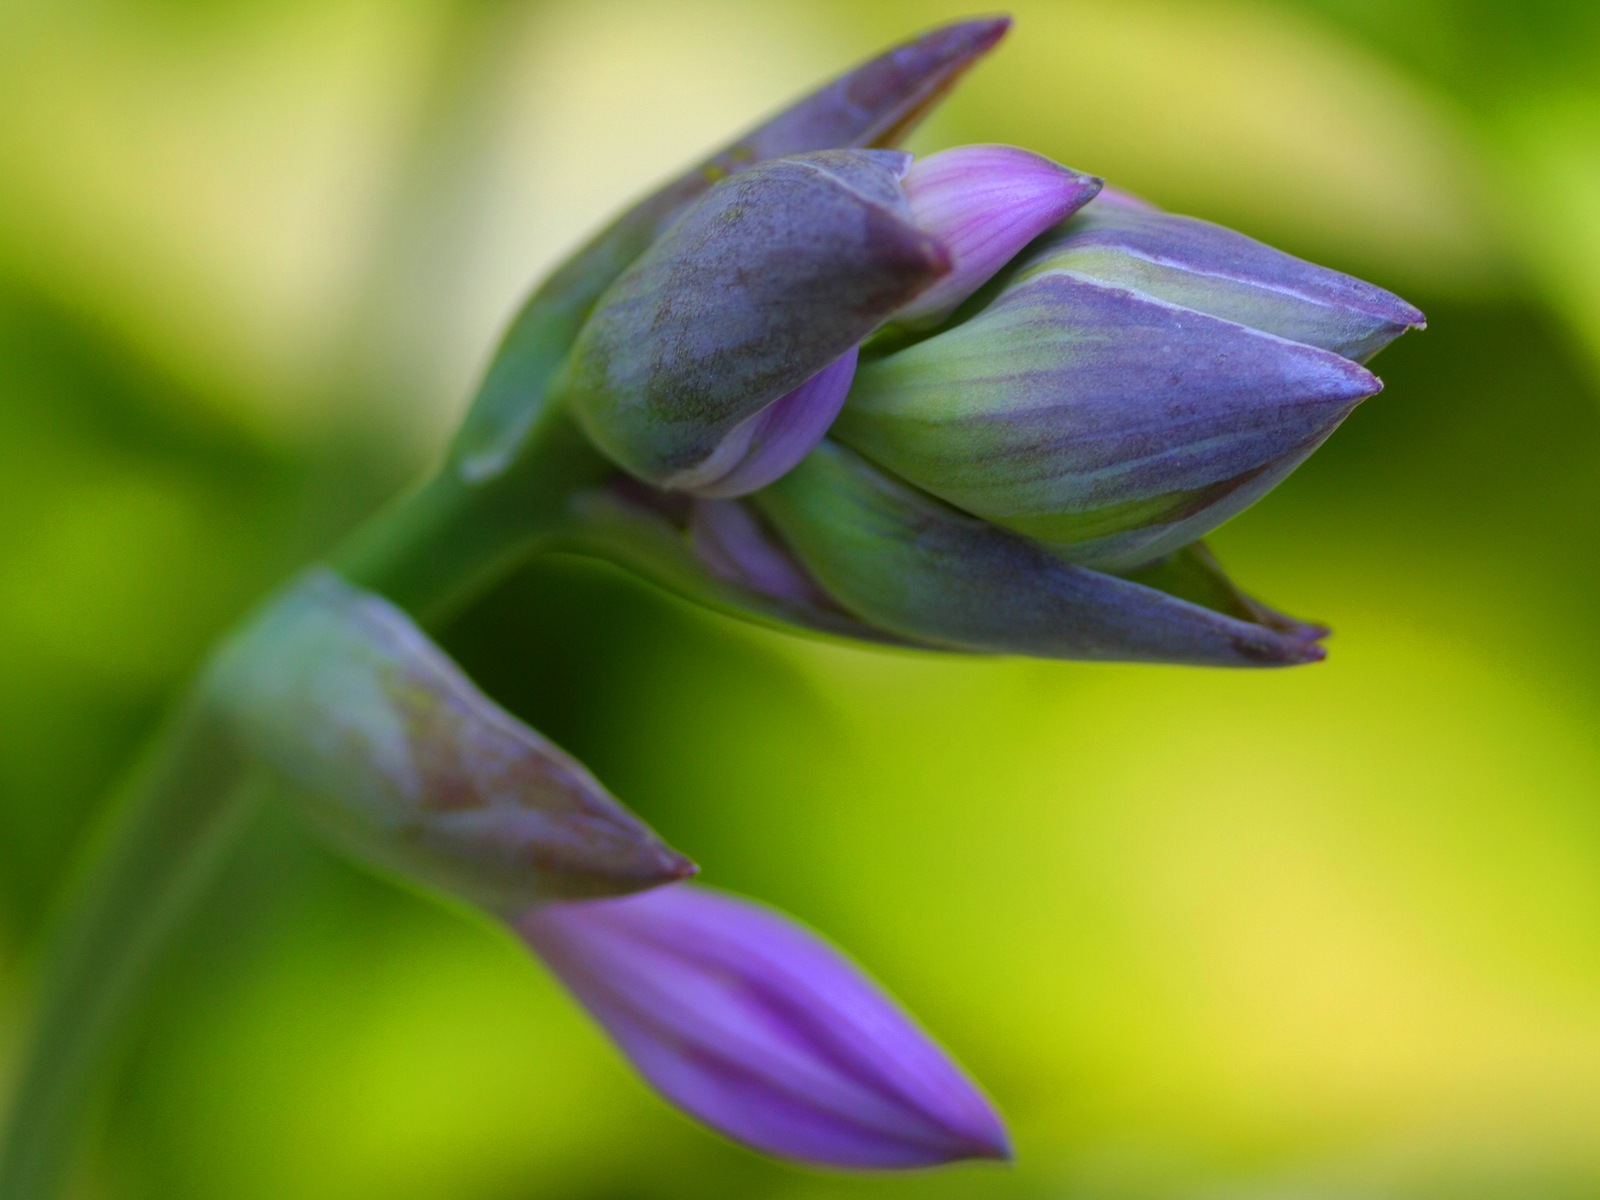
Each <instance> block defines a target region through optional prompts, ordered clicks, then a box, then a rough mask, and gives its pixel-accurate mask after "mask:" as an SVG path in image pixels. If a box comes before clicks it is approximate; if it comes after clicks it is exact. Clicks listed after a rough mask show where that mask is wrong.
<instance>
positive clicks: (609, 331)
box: [552, 151, 950, 494]
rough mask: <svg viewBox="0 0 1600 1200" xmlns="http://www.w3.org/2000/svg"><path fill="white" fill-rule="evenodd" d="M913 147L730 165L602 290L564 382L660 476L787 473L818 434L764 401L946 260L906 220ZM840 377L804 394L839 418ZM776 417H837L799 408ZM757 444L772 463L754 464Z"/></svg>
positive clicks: (601, 427) (691, 481)
mask: <svg viewBox="0 0 1600 1200" xmlns="http://www.w3.org/2000/svg"><path fill="white" fill-rule="evenodd" d="M908 161H909V156H907V155H903V154H899V153H897V152H893V151H824V152H820V153H817V154H810V155H803V156H799V157H795V158H787V159H778V160H775V161H773V162H769V163H765V164H763V165H761V166H758V167H753V168H751V169H750V170H748V171H744V172H742V173H740V174H738V175H734V176H731V177H730V178H728V179H725V180H724V181H722V182H721V183H719V184H718V185H717V186H716V187H714V188H712V189H711V191H709V192H708V193H707V194H706V195H705V197H704V198H703V199H701V200H700V202H699V203H698V204H696V205H695V206H694V207H693V208H691V209H690V210H689V211H688V212H687V213H685V214H684V216H683V217H682V218H681V219H680V220H679V221H678V222H677V223H676V224H675V225H673V226H672V227H671V228H670V229H669V230H667V232H666V233H664V234H663V235H662V236H661V237H660V238H659V239H658V240H657V241H656V242H655V243H654V244H653V245H652V246H651V247H650V249H649V250H647V251H646V252H645V253H644V254H643V255H642V256H641V257H640V258H639V260H638V261H637V262H636V263H634V265H633V266H632V267H630V268H629V269H628V270H627V271H625V272H624V273H623V274H622V275H621V277H620V278H618V280H617V281H616V282H615V283H614V284H613V285H612V286H611V287H610V288H608V289H607V290H606V292H605V294H604V295H603V296H601V298H600V300H599V302H598V304H597V305H596V307H595V311H594V314H593V315H592V316H591V317H590V318H589V320H588V322H587V323H586V324H585V325H584V327H583V329H582V330H581V331H580V332H579V334H578V338H577V341H576V342H575V343H574V345H573V348H572V353H571V355H570V357H569V359H568V361H567V365H566V367H565V368H564V369H563V370H562V372H561V373H560V375H558V376H557V378H556V379H555V380H554V381H553V383H552V388H553V395H555V396H559V397H560V398H562V399H563V400H564V401H565V402H566V403H567V404H568V405H569V406H570V408H571V410H572V412H573V413H574V414H575V415H576V416H577V418H578V420H579V422H580V424H582V425H583V427H584V429H585V430H586V432H587V433H588V434H589V436H590V437H591V438H592V439H593V440H594V442H595V444H596V445H597V446H599V447H600V449H601V450H603V451H604V452H605V453H606V454H607V455H608V456H609V457H610V458H611V459H612V460H613V461H615V462H616V463H618V464H619V465H620V466H622V467H623V468H624V469H625V470H627V471H628V472H629V473H630V474H632V475H634V476H636V477H637V478H640V479H643V480H645V481H647V482H649V483H653V484H656V485H658V486H661V487H667V488H684V489H689V490H693V489H695V488H697V487H709V488H710V489H711V490H713V491H714V492H717V493H718V494H727V493H728V492H729V491H731V490H734V486H733V485H730V483H729V482H728V481H729V480H730V479H736V480H737V481H738V486H739V487H741V488H748V487H752V486H759V484H760V483H762V482H766V478H770V477H771V472H773V471H774V470H777V471H778V473H781V469H782V468H786V467H787V466H788V465H789V464H791V463H792V462H793V461H794V460H795V458H796V457H797V456H798V455H797V453H796V449H798V454H803V453H804V451H805V449H806V448H807V447H806V446H805V445H804V444H803V441H804V439H803V438H796V437H794V436H789V435H786V434H785V433H784V432H783V430H782V429H779V430H772V429H769V428H767V426H766V425H765V424H764V421H765V418H766V414H765V413H764V411H763V410H765V409H767V408H768V406H769V405H772V404H773V403H774V402H775V401H778V400H780V399H781V398H782V397H784V396H785V395H786V394H788V393H791V392H793V391H794V390H795V389H796V388H800V387H801V385H803V384H806V383H807V381H808V380H811V379H812V378H813V377H814V376H817V375H818V373H819V372H824V371H825V370H826V369H827V368H829V367H830V364H836V363H838V361H839V360H840V359H841V358H843V357H845V356H846V355H848V354H849V353H850V352H851V351H852V350H853V349H854V347H855V346H856V345H857V344H858V343H860V341H861V340H862V339H863V338H865V337H866V336H867V335H868V334H870V333H871V332H873V331H874V330H875V329H876V328H877V327H878V326H879V325H881V324H882V323H883V321H884V320H885V319H886V318H887V317H888V316H889V315H890V314H891V313H893V312H895V311H896V310H897V309H900V308H902V307H903V306H904V305H905V304H907V303H908V302H909V301H910V300H912V299H913V298H915V297H916V296H918V295H919V294H921V293H922V292H923V291H924V290H926V288H927V287H928V286H929V285H930V284H931V283H933V282H934V281H935V280H936V279H938V278H939V277H940V276H942V275H944V274H946V273H947V272H948V271H949V269H950V263H949V258H948V255H947V254H946V252H945V250H944V248H943V247H942V246H940V244H939V243H938V242H937V241H936V240H935V239H933V238H932V237H930V236H928V235H927V234H926V233H923V232H922V231H921V230H919V229H918V228H917V227H916V225H914V224H913V223H912V221H911V219H910V215H909V212H908V209H907V205H906V199H905V195H904V193H903V191H902V190H901V188H900V176H901V174H903V172H904V170H905V167H906V164H907V162H908ZM843 382H844V383H845V385H846V386H848V379H845V380H844V381H843ZM838 390H839V389H838V388H837V387H836V386H832V385H830V384H819V385H817V386H816V387H815V388H814V390H813V391H812V392H810V393H808V394H807V398H808V399H809V401H810V402H811V403H815V404H817V405H819V406H821V407H822V408H823V409H825V410H826V411H827V415H828V416H830V417H831V414H832V411H833V410H836V409H837V407H838V403H839V396H838V395H837V394H836V393H837V391H838ZM752 421H754V422H756V423H757V424H756V425H754V426H752V425H751V424H750V422H752ZM780 424H781V425H782V426H783V427H785V428H787V429H791V430H795V431H799V432H801V433H805V432H808V431H812V430H815V429H816V428H817V426H818V425H819V424H820V425H821V426H822V427H823V428H825V427H826V421H825V420H824V421H816V420H812V419H811V418H810V417H809V416H808V415H806V414H805V413H795V412H789V413H785V414H784V416H783V417H782V419H781V422H780ZM818 436H820V433H818ZM758 439H759V441H760V445H757V442H758ZM752 448H755V450H756V451H757V453H758V454H759V455H760V457H761V458H762V462H761V463H760V464H755V465H750V466H747V465H746V464H745V459H746V457H747V456H748V455H749V454H750V453H751V451H752ZM757 466H759V467H760V469H756V467H757ZM719 484H720V485H721V486H719Z"/></svg>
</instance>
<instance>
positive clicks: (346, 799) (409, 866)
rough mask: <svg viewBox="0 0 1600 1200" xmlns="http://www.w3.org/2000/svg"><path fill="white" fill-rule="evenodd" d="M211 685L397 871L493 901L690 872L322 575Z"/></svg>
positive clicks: (400, 622) (265, 756) (254, 627)
mask: <svg viewBox="0 0 1600 1200" xmlns="http://www.w3.org/2000/svg"><path fill="white" fill-rule="evenodd" d="M211 684H212V689H213V690H212V694H213V695H214V696H215V697H216V698H217V700H218V702H219V703H220V704H221V705H222V707H223V710H224V712H225V713H226V714H227V715H228V718H229V719H230V720H231V721H232V723H233V724H234V726H235V728H236V730H237V732H238V735H239V737H240V739H241V741H242V742H243V744H244V746H245V747H246V749H247V750H248V751H249V752H250V753H252V754H253V755H254V756H255V757H256V758H258V759H259V760H260V761H261V762H262V763H263V764H264V765H266V766H267V767H268V768H269V769H271V770H272V771H273V772H274V773H275V774H277V775H278V776H279V777H280V778H281V779H282V780H284V781H285V782H287V783H289V784H290V785H291V786H292V787H293V788H294V789H295V791H296V793H297V795H298V796H299V798H300V799H301V800H302V801H303V802H304V804H305V806H306V809H307V811H308V812H309V813H310V814H311V816H312V817H313V818H314V819H315V820H316V821H317V822H318V824H320V825H321V826H322V827H323V828H324V830H325V831H327V832H328V833H330V834H331V835H332V836H333V837H334V838H335V839H336V840H338V841H340V842H342V843H343V844H344V845H345V846H346V847H347V848H348V849H349V850H351V851H352V852H354V853H355V854H356V855H357V856H358V857H362V858H364V859H366V860H368V861H371V862H374V863H376V864H378V865H380V866H383V867H386V868H389V869H392V870H396V871H398V872H399V873H401V874H402V875H405V876H409V877H411V878H414V879H418V880H421V881H422V882H425V883H428V884H431V885H433V886H435V887H439V888H442V889H444V890H445V891H448V892H451V893H454V894H456V895H458V896H461V897H463V898H465V899H468V900H472V901H474V902H476V903H479V904H483V905H486V906H488V907H491V908H495V909H501V910H503V909H507V908H515V907H521V906H523V905H526V904H529V903H533V902H536V901H541V900H551V899H572V898H578V897H587V896H604V895H616V894H619V893H624V892H631V891H637V890H639V889H640V888H648V887H654V886H655V885H657V884H661V883H665V882H668V881H670V880H674V879H681V878H682V877H684V876H685V875H688V874H692V873H693V870H694V868H693V866H692V865H691V864H690V863H689V861H688V860H687V859H685V858H683V857H682V856H681V855H678V854H676V853H674V852H673V851H672V850H670V849H668V848H667V847H666V846H665V845H663V844H662V842H661V841H660V840H659V839H658V838H657V837H656V836H655V835H654V834H653V833H651V832H650V830H649V829H648V828H646V827H645V826H644V824H643V823H641V822H640V821H639V820H638V818H636V817H634V816H633V814H631V813H630V812H628V810H627V809H625V808H623V807H622V805H620V804H618V803H617V801H615V800H614V799H612V798H611V796H609V795H608V794H607V793H606V791H605V789H604V788H602V787H601V786H600V784H599V783H597V782H596V781H595V779H594V778H593V776H591V775H590V774H589V773H588V772H587V771H585V770H584V769H583V767H582V766H581V765H580V764H578V763H577V762H576V761H574V760H573V759H572V758H570V757H568V756H567V755H566V754H564V753H563V752H562V751H560V750H559V749H557V748H556V747H555V746H553V745H551V744H550V743H549V742H548V741H546V740H545V739H544V738H542V737H540V736H539V735H538V734H537V733H535V732H534V731H533V730H531V729H529V728H528V727H527V726H525V725H523V724H522V723H521V722H519V721H517V720H516V718H514V717H512V716H511V715H510V714H509V713H507V712H505V711H504V710H503V709H501V708H499V707H497V706H496V705H495V704H494V703H493V702H492V701H490V700H489V699H488V698H487V697H485V696H484V695H483V694H482V693H481V692H479V691H478V690H477V689H476V688H475V687H474V686H473V685H472V683H471V681H469V680H468V679H467V678H466V676H465V675H463V674H462V673H461V671H460V670H459V669H458V668H457V667H456V666H455V664H453V663H452V662H451V661H450V660H449V659H448V658H446V657H445V656H444V655H443V654H442V653H441V652H440V651H439V650H438V649H437V648H436V647H435V646H434V645H433V644H432V643H431V642H430V641H429V640H428V639H427V637H426V636H425V635H424V634H423V633H422V632H421V631H420V630H419V629H418V628H417V627H416V626H415V625H414V624H412V622H411V620H410V619H409V618H408V617H407V616H406V615H405V614H404V613H402V612H401V611H400V610H399V609H397V608H395V607H393V606H392V605H390V604H389V603H388V602H387V601H385V600H383V599H381V598H380V597H378V596H376V595H373V594H371V593H368V592H363V591H361V590H359V589H357V588H354V587H352V586H350V585H349V584H347V583H345V582H344V581H343V580H341V579H339V578H338V577H337V576H335V575H334V574H332V573H331V572H329V571H316V572H313V573H311V574H309V575H307V576H306V577H304V578H303V579H302V580H301V581H300V582H299V583H297V584H296V585H294V586H293V587H292V588H291V589H290V590H289V591H287V592H285V593H283V594H282V595H281V596H280V597H279V598H278V599H277V600H276V601H274V602H272V603H270V604H269V605H268V607H267V608H265V609H264V610H263V611H262V612H261V613H260V615H259V616H258V617H257V618H256V619H255V620H254V621H252V622H251V623H250V624H249V625H248V626H247V627H246V628H245V629H244V631H243V632H242V633H240V634H239V635H237V636H236V637H235V638H234V639H233V640H232V641H231V642H230V643H229V644H228V646H227V647H226V649H225V650H224V652H223V655H222V657H221V658H220V660H219V663H218V666H217V668H216V673H215V674H214V676H213V677H212V680H211Z"/></svg>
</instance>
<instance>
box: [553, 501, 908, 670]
mask: <svg viewBox="0 0 1600 1200" xmlns="http://www.w3.org/2000/svg"><path fill="white" fill-rule="evenodd" d="M567 507H568V519H567V521H566V522H565V524H564V526H563V527H562V529H561V530H559V532H558V535H557V542H556V545H558V546H559V547H560V548H561V549H563V550H567V551H570V552H572V553H576V554H582V555H586V556H588V557H591V558H598V559H602V560H604V561H606V562H610V563H613V564H614V565H616V566H619V567H622V568H624V569H625V570H627V571H630V572H632V573H633V574H635V575H637V576H639V577H641V578H643V579H646V580H648V581H649V582H651V583H653V584H655V585H656V586H658V587H661V588H665V589H666V590H667V591H669V592H672V593H674V594H676V595H678V596H681V597H683V598H684V599H686V600H691V601H693V602H695V603H696V604H699V605H702V606H704V607H706V608H710V609H713V610H715V611H717V612H721V613H724V614H726V615H728V616H732V617H738V618H740V619H742V620H746V621H751V622H754V623H755V624H758V625H765V626H768V627H770V628H775V629H782V630H785V631H788V632H802V633H814V634H825V635H828V636H831V637H840V638H847V639H849V640H852V641H865V642H874V643H900V642H902V641H904V639H901V638H897V637H895V636H893V635H892V634H889V633H886V632H883V631H880V630H877V629H874V628H873V627H872V626H870V625H868V624H867V623H866V622H864V621H861V620H860V619H858V618H857V617H855V616H853V615H851V614H850V613H849V612H848V611H846V610H845V609H844V608H842V607H841V606H840V605H839V604H838V603H837V602H836V601H835V600H834V599H833V597H831V596H830V595H829V594H828V593H827V591H826V590H825V589H824V588H823V587H822V585H821V584H820V583H818V582H817V581H816V579H814V578H813V577H812V576H811V574H810V572H809V571H808V570H807V569H806V567H805V565H804V564H803V563H801V562H800V560H799V559H798V558H796V557H795V555H794V553H793V552H792V551H791V550H790V549H789V548H788V546H787V545H785V544H784V542H783V539H782V538H781V537H779V536H778V535H777V533H776V531H774V530H773V529H772V527H771V524H770V523H769V522H768V521H767V520H766V518H765V517H763V516H762V515H761V513H760V512H759V511H758V510H757V509H756V507H755V506H754V504H753V503H752V502H751V501H750V500H749V499H741V500H707V499H701V498H699V497H695V496H689V495H686V494H684V493H682V492H664V491H661V490H659V489H656V488H652V487H650V486H649V485H647V484H642V483H640V482H638V481H637V480H635V479H630V478H628V477H627V476H625V475H622V474H620V473H619V474H618V475H617V476H615V477H614V478H613V479H611V480H610V481H609V482H607V483H605V484H602V485H599V486H596V487H592V488H586V489H583V490H582V491H579V492H577V493H575V494H574V495H572V496H571V497H570V499H569V500H568V504H567Z"/></svg>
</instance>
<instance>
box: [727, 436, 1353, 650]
mask: <svg viewBox="0 0 1600 1200" xmlns="http://www.w3.org/2000/svg"><path fill="white" fill-rule="evenodd" d="M754 502H755V503H756V504H758V505H759V506H760V508H761V511H762V513H763V514H764V515H766V516H767V517H768V518H769V519H770V520H771V521H772V523H773V525H774V526H775V527H776V528H777V529H778V531H779V532H780V533H781V534H782V535H783V537H784V539H785V540H786V541H787V543H788V545H789V546H790V547H791V548H792V550H793V552H794V554H795V555H796V557H798V558H799V559H800V561H801V562H803V563H804V564H805V566H806V568H807V570H808V571H810V573H811V575H812V576H813V577H814V578H815V579H817V580H818V581H819V582H820V583H821V584H822V586H824V587H825V588H827V589H828V591H829V593H830V594H831V595H832V596H834V597H835V599H836V600H837V601H838V603H839V604H841V605H843V606H844V607H845V608H846V609H848V610H849V611H851V612H853V613H855V614H856V615H857V616H859V617H860V618H861V619H862V620H864V621H867V622H870V623H871V624H873V625H875V626H877V627H878V628H880V629H884V630H888V631H890V632H892V633H895V634H898V635H900V636H901V637H904V638H907V639H910V640H915V641H919V642H923V643H927V644H932V645H935V646H943V647H944V648H946V649H950V650H964V651H968V652H976V653H980V654H981V653H987V654H1022V655H1027V656H1028V657H1030V658H1064V659H1088V660H1101V661H1108V662H1166V663H1187V664H1192V665H1195V666H1215V667H1279V666H1295V665H1298V664H1301V663H1309V662H1316V661H1318V660H1320V659H1321V658H1322V657H1323V651H1322V648H1321V647H1320V646H1317V645H1316V644H1315V643H1314V642H1313V641H1311V640H1309V639H1308V638H1307V637H1306V636H1304V634H1302V633H1295V634H1290V633H1287V632H1284V631H1281V630H1279V629H1276V628H1272V627H1269V626H1268V625H1264V624H1261V623H1259V622H1258V621H1257V619H1256V618H1255V616H1254V615H1253V614H1252V615H1251V616H1250V617H1249V618H1248V619H1244V620H1241V619H1240V618H1239V617H1237V616H1231V615H1229V614H1227V613H1226V612H1219V611H1216V610H1214V609H1212V608H1208V607H1205V606H1204V605H1203V604H1201V603H1195V602H1193V601H1191V600H1188V599H1183V598H1180V597H1178V596H1175V595H1169V594H1167V593H1166V592H1163V591H1158V590H1157V589H1156V588H1154V587H1149V586H1145V585H1143V584H1141V583H1136V582H1134V581H1132V580H1129V579H1121V578H1118V577H1117V576H1114V575H1108V574H1105V573H1103V572H1101V571H1097V570H1091V569H1089V568H1086V567H1081V566H1077V565H1075V564H1072V563H1069V562H1066V561H1064V560H1063V559H1062V558H1060V557H1058V556H1057V555H1056V554H1053V553H1051V552H1050V551H1048V550H1047V549H1046V548H1045V547H1043V546H1041V545H1039V544H1038V543H1037V542H1034V541H1032V540H1031V539H1029V538H1026V537H1023V536H1021V535H1019V534H1016V533H1012V532H1011V531H1009V530H1006V529H1002V528H1000V527H999V526H997V525H992V524H990V523H989V522H987V521H983V520H980V519H978V518H976V517H973V516H969V515H968V514H966V513H963V512H958V511H957V510H955V509H953V508H951V507H949V506H948V505H945V504H941V503H940V502H939V501H937V500H935V499H933V498H932V497H931V496H929V495H927V494H926V493H925V492H921V491H918V490H917V489H916V488H913V487H911V486H909V485H907V484H906V483H904V482H902V481H901V480H899V479H897V478H895V477H894V476H892V475H890V474H889V473H888V472H886V471H883V470H880V469H879V468H877V467H875V466H874V465H873V464H872V463H870V462H868V461H867V460H865V459H864V458H862V457H861V456H860V455H858V454H855V453H853V452H852V451H850V450H847V449H845V448H844V447H842V446H840V445H838V444H837V443H835V442H833V441H832V440H827V441H824V442H823V443H822V444H821V445H820V446H818V447H817V448H816V449H815V450H814V451H812V452H811V453H810V454H809V455H807V456H806V460H805V462H803V463H801V464H800V466H799V467H798V468H797V469H796V470H794V471H792V472H790V473H789V474H788V475H786V476H785V477H784V478H783V479H782V480H780V481H779V482H778V483H777V484H775V485H774V486H773V487H770V488H767V489H766V490H764V491H762V492H760V493H758V494H757V496H756V497H755V499H754Z"/></svg>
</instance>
